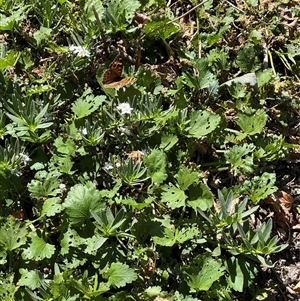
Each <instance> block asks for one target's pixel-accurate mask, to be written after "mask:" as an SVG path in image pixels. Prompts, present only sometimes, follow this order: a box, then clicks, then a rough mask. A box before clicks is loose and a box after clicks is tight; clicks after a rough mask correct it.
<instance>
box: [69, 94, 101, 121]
mask: <svg viewBox="0 0 300 301" xmlns="http://www.w3.org/2000/svg"><path fill="white" fill-rule="evenodd" d="M105 99H106V97H105V96H103V95H101V96H94V95H93V94H92V91H91V89H87V90H86V91H84V93H83V94H82V96H81V97H80V98H78V99H77V100H76V101H75V102H74V103H73V105H72V111H73V113H74V114H76V119H81V118H83V117H86V116H89V115H90V114H92V113H93V112H95V111H96V110H98V109H99V107H100V106H101V105H102V103H103V101H104V100H105Z"/></svg>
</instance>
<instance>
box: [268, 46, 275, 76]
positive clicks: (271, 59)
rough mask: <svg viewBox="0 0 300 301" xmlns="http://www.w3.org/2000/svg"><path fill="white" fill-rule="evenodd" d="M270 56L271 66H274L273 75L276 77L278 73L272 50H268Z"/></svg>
mask: <svg viewBox="0 0 300 301" xmlns="http://www.w3.org/2000/svg"><path fill="white" fill-rule="evenodd" d="M268 54H269V57H270V64H271V66H272V70H273V74H274V76H276V71H275V67H274V62H273V57H272V53H271V51H270V50H268Z"/></svg>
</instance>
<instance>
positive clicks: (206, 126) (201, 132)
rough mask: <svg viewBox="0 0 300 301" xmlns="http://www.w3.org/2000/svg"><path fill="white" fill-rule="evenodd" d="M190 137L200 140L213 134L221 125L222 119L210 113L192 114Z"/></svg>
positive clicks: (199, 112) (197, 112)
mask: <svg viewBox="0 0 300 301" xmlns="http://www.w3.org/2000/svg"><path fill="white" fill-rule="evenodd" d="M189 117H190V125H189V127H188V128H187V131H188V134H187V136H188V137H194V138H200V137H202V136H205V135H207V134H209V133H211V132H212V131H213V130H214V129H215V128H216V127H217V126H218V125H219V123H220V121H221V117H220V116H218V115H215V114H212V113H210V112H208V111H194V112H192V113H191V114H190V116H189Z"/></svg>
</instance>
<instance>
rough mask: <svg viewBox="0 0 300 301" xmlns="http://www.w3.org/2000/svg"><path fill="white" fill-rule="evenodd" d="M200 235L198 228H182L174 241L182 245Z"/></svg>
mask: <svg viewBox="0 0 300 301" xmlns="http://www.w3.org/2000/svg"><path fill="white" fill-rule="evenodd" d="M199 233H200V231H199V229H198V227H196V226H192V227H189V228H182V229H181V230H180V231H179V232H178V234H177V235H176V241H177V242H178V243H181V244H182V243H184V242H186V241H189V240H191V239H193V238H195V237H196V236H198V235H199Z"/></svg>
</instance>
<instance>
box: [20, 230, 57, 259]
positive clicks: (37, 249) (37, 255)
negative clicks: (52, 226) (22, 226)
mask: <svg viewBox="0 0 300 301" xmlns="http://www.w3.org/2000/svg"><path fill="white" fill-rule="evenodd" d="M30 237H31V244H30V245H29V248H27V249H25V250H24V251H23V255H22V256H23V257H24V258H25V259H34V260H43V259H45V258H51V257H52V256H53V254H54V253H55V246H54V245H51V244H49V243H47V242H45V241H44V239H43V238H41V237H39V236H38V235H37V233H35V232H34V233H31V234H30Z"/></svg>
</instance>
